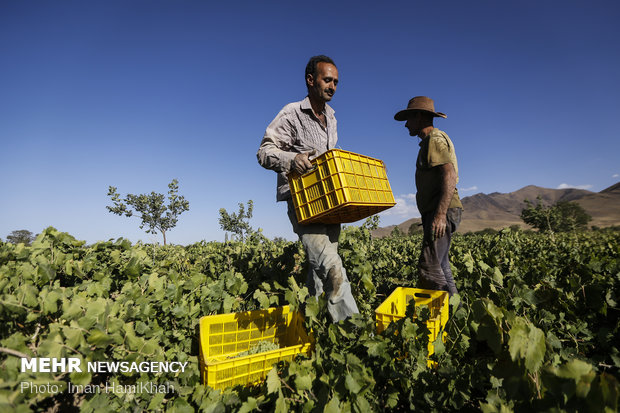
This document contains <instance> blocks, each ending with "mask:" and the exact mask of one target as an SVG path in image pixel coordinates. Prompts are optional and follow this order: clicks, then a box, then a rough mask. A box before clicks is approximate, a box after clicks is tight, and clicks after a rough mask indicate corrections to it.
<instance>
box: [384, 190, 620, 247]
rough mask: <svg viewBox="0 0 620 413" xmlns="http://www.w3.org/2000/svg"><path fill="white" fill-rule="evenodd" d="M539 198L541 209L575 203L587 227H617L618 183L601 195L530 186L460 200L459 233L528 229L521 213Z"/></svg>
mask: <svg viewBox="0 0 620 413" xmlns="http://www.w3.org/2000/svg"><path fill="white" fill-rule="evenodd" d="M537 197H540V198H541V199H542V203H543V204H544V205H553V204H555V203H556V202H559V201H570V202H577V203H578V204H579V205H581V207H582V208H583V209H584V210H585V211H586V212H587V213H588V214H590V216H592V221H590V223H589V225H590V226H598V227H608V226H613V225H620V182H618V183H617V184H615V185H612V186H610V187H609V188H606V189H604V190H602V191H600V192H591V191H587V190H584V189H575V188H567V189H551V188H541V187H539V186H534V185H529V186H526V187H524V188H521V189H519V190H517V191H514V192H510V193H507V194H502V193H499V192H493V193H491V194H483V193H479V194H475V195H472V196H468V197H465V198H462V199H461V202H462V203H463V218H462V221H461V225H460V226H459V229H458V231H459V232H462V233H465V232H469V231H472V232H475V231H480V230H483V229H486V228H493V229H501V228H505V227H509V226H511V225H519V226H520V227H522V228H528V225H526V224H525V223H523V221H522V220H521V217H520V215H521V211H522V210H523V209H524V208H525V207H526V204H525V200H526V199H527V200H529V201H531V202H533V203H534V204H536V202H537V201H536V198H537ZM419 223H420V218H411V219H408V220H406V221H404V222H402V223H401V224H398V227H399V229H400V230H401V231H402V232H404V233H408V231H409V227H411V225H412V224H415V225H416V226H417V225H418V224H419ZM394 227H396V225H390V226H387V227H382V228H378V229H376V230H375V231H373V236H375V237H384V236H386V235H389V234H390V233H391V232H392V231H393V230H394Z"/></svg>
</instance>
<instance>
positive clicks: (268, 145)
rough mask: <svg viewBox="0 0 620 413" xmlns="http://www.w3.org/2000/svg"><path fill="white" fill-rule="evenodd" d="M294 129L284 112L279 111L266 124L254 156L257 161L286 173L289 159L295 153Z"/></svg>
mask: <svg viewBox="0 0 620 413" xmlns="http://www.w3.org/2000/svg"><path fill="white" fill-rule="evenodd" d="M294 137H295V129H294V128H293V127H292V126H291V124H290V123H289V121H288V120H287V116H286V113H285V112H284V111H280V113H278V116H276V118H275V119H274V120H273V121H272V122H271V123H270V124H269V126H267V130H265V135H264V136H263V140H262V141H261V144H260V147H259V148H258V152H257V153H256V158H257V159H258V163H259V164H260V165H261V166H262V167H263V168H267V169H271V170H273V171H276V172H284V173H288V172H289V171H290V168H291V161H292V160H293V159H294V158H295V155H296V154H297V153H296V152H295V151H294V150H293V141H294Z"/></svg>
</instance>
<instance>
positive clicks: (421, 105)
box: [394, 96, 448, 120]
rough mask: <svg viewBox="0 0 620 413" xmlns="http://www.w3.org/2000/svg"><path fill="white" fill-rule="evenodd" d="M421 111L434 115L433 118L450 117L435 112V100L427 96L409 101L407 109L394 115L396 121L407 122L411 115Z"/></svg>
mask: <svg viewBox="0 0 620 413" xmlns="http://www.w3.org/2000/svg"><path fill="white" fill-rule="evenodd" d="M420 110H422V111H424V112H429V113H432V114H433V116H439V117H441V118H447V117H448V116H447V115H446V114H445V113H441V112H435V103H434V102H433V99H431V98H429V97H426V96H416V97H414V98H413V99H411V100H410V101H409V104H408V105H407V109H404V110H401V111H400V112H398V113H397V114H396V115H394V119H396V120H407V118H408V117H409V115H411V114H412V113H413V112H416V111H420Z"/></svg>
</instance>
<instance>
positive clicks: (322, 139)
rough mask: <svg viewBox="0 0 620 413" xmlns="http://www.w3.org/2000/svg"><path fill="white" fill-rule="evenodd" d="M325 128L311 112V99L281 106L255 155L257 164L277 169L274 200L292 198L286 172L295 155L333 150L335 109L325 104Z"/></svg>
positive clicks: (335, 133) (316, 154)
mask: <svg viewBox="0 0 620 413" xmlns="http://www.w3.org/2000/svg"><path fill="white" fill-rule="evenodd" d="M323 113H324V114H325V120H326V122H327V127H325V126H323V124H322V123H321V122H320V121H319V120H318V119H317V117H316V116H315V115H314V112H313V111H312V106H311V105H310V99H309V98H308V97H306V98H305V99H304V100H301V101H299V102H293V103H289V104H288V105H286V106H284V108H282V110H281V111H280V112H279V113H278V115H277V116H276V117H275V119H274V120H273V121H272V122H271V123H270V124H269V126H267V130H266V131H265V135H264V136H263V140H262V142H261V144H260V147H259V148H258V152H257V154H256V157H257V158H258V163H259V164H260V165H261V166H262V167H263V168H267V169H271V170H274V171H276V172H278V180H277V191H276V199H277V200H278V201H285V200H287V199H289V198H290V197H291V193H290V190H289V186H288V179H287V178H286V174H287V173H288V172H289V171H290V170H291V162H292V161H293V159H294V158H295V155H297V154H298V153H303V152H310V151H312V150H315V151H316V153H315V157H316V156H319V155H321V154H323V153H324V152H326V151H328V150H329V149H333V148H334V147H335V146H336V142H337V141H338V133H337V131H336V117H335V116H334V110H333V109H332V108H331V107H330V106H329V105H327V104H326V105H325V110H324V112H323Z"/></svg>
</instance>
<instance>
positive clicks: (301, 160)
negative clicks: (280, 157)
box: [291, 150, 316, 174]
mask: <svg viewBox="0 0 620 413" xmlns="http://www.w3.org/2000/svg"><path fill="white" fill-rule="evenodd" d="M315 153H316V151H315V150H312V151H310V152H304V153H298V154H297V155H295V159H293V162H291V169H292V170H294V171H295V172H297V173H299V174H303V173H305V172H308V171H309V170H310V169H312V163H311V162H310V159H308V157H309V156H312V155H314V154H315Z"/></svg>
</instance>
